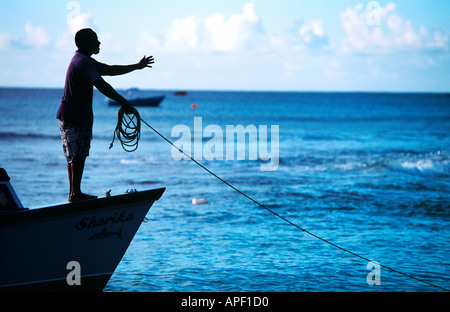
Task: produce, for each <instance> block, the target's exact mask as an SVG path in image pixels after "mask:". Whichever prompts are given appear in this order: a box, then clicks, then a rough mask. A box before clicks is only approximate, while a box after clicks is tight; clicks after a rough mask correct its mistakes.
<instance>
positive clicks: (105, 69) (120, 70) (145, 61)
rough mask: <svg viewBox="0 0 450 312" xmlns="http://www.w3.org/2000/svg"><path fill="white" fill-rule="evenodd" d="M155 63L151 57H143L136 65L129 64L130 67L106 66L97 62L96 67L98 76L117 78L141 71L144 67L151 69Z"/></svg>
mask: <svg viewBox="0 0 450 312" xmlns="http://www.w3.org/2000/svg"><path fill="white" fill-rule="evenodd" d="M154 62H155V61H154V59H153V56H148V57H146V56H145V55H144V57H143V58H142V59H141V60H140V61H139V63H137V64H131V65H106V64H102V63H99V62H97V63H96V67H97V70H98V72H99V73H100V75H102V76H117V75H124V74H128V73H129V72H132V71H134V70H137V69H143V68H146V67H149V68H151V67H152V66H151V64H153V63H154Z"/></svg>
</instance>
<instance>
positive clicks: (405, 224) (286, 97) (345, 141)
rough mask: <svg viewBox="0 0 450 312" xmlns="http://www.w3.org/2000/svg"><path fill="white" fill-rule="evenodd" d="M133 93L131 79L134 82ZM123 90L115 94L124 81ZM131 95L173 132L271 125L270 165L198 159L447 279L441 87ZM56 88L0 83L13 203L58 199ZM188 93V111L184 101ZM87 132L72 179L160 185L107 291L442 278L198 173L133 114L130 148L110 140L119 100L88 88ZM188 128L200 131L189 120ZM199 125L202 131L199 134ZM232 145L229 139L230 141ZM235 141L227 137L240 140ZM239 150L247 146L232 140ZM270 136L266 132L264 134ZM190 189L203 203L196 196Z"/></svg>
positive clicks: (446, 146)
mask: <svg viewBox="0 0 450 312" xmlns="http://www.w3.org/2000/svg"><path fill="white" fill-rule="evenodd" d="M136 92H137V91H134V93H136ZM123 94H124V95H127V92H126V91H124V92H123ZM140 95H141V96H144V95H149V96H151V95H166V98H165V100H164V101H163V102H162V104H161V107H159V108H140V109H139V111H140V114H141V116H142V118H143V119H144V120H146V121H147V122H148V123H150V124H151V125H152V126H153V127H154V128H156V129H157V130H158V131H159V132H161V134H163V135H165V136H166V137H167V138H169V139H171V140H172V141H176V140H178V138H179V137H172V136H171V131H172V129H173V127H174V126H176V125H186V126H188V127H190V128H191V129H193V127H194V117H202V124H203V128H204V127H206V126H208V125H217V126H219V127H221V128H222V129H224V130H225V128H226V125H238V124H241V125H243V126H248V125H255V126H256V127H258V126H259V125H267V126H268V128H269V129H270V126H272V125H279V157H280V161H279V166H278V168H277V170H275V171H262V170H261V164H263V163H264V162H263V161H262V160H261V159H260V158H258V159H257V160H249V159H248V157H246V159H244V160H205V159H203V160H201V161H200V162H201V163H202V164H203V165H205V166H206V167H208V168H209V169H210V170H211V171H213V172H214V173H216V174H217V175H219V176H220V177H222V178H223V179H225V180H227V181H228V182H230V183H231V184H233V185H234V186H236V187H237V188H239V189H240V190H242V191H243V192H245V193H247V194H248V195H249V196H252V197H253V198H255V199H256V200H258V201H259V202H260V203H262V204H264V205H265V206H267V207H268V208H270V209H271V210H273V211H274V212H276V213H277V214H279V215H281V216H283V217H285V218H287V219H289V220H290V221H291V222H293V223H295V224H297V225H298V226H301V227H303V228H305V229H307V230H308V231H310V232H312V233H314V234H315V235H318V236H320V237H321V238H323V239H326V240H329V241H331V242H332V243H335V244H338V245H339V246H341V247H343V248H346V249H348V250H350V251H352V252H354V253H357V254H359V255H362V256H364V257H366V258H369V259H371V260H374V261H377V262H379V263H380V264H382V265H386V266H388V267H390V268H394V269H396V270H398V271H401V272H404V273H406V274H408V275H411V276H414V277H416V278H418V279H423V280H426V281H428V282H430V283H433V284H436V285H439V286H441V287H444V288H447V289H448V288H450V257H449V256H450V244H449V242H450V230H449V226H448V225H449V221H450V140H449V134H450V96H449V95H439V94H390V93H388V94H377V93H282V92H279V93H275V92H274V93H272V92H206V91H204V92H201V91H192V92H189V93H188V95H187V96H174V95H173V93H172V92H169V91H145V90H144V91H140ZM61 96H62V90H58V89H8V88H0V111H1V127H0V150H1V153H0V165H1V167H4V168H6V170H7V171H8V173H9V175H10V177H11V178H12V183H13V186H14V187H15V190H16V192H17V193H18V195H19V197H20V198H21V200H22V203H23V204H24V206H26V207H29V208H31V209H34V208H39V207H42V206H46V205H50V204H55V203H61V202H65V201H66V200H67V195H68V194H67V192H68V182H67V176H66V175H67V171H66V163H65V159H64V155H63V152H62V147H61V142H60V133H59V128H58V123H57V120H56V118H55V114H56V110H57V108H58V105H59V101H60V98H61ZM192 103H196V104H197V105H198V108H197V109H192V108H191V104H192ZM94 115H95V122H94V140H93V141H92V149H91V155H90V157H89V158H88V160H87V162H86V168H85V175H84V179H83V185H82V189H83V190H84V191H85V192H87V193H93V194H96V195H99V196H104V193H103V190H109V189H111V190H112V194H121V193H123V192H124V191H126V190H127V189H131V188H133V189H137V190H145V189H151V188H158V187H166V188H167V190H166V192H165V194H164V195H163V197H162V198H161V199H160V200H159V201H158V202H156V203H155V205H154V206H153V208H152V209H151V210H150V212H149V213H148V215H147V218H148V222H147V223H143V224H142V226H141V228H140V230H139V231H138V233H137V234H136V236H135V238H134V240H133V242H132V244H131V245H130V247H129V249H128V251H127V253H126V254H125V256H124V258H123V260H122V262H121V263H120V265H119V266H118V268H117V270H116V272H115V273H114V275H113V276H112V278H111V280H110V282H109V283H108V285H107V286H106V288H105V291H107V292H111V291H139V292H141V291H151V292H162V291H204V292H208V291H275V292H278V291H283V292H291V291H295V292H297V291H357V292H359V291H370V292H371V291H439V290H440V289H439V288H436V287H433V286H431V285H428V284H425V283H422V282H420V281H417V280H414V279H411V278H408V277H405V276H402V275H400V274H398V273H395V272H391V271H389V270H388V269H385V268H383V267H382V268H381V271H380V281H381V285H368V283H367V275H368V274H369V273H370V272H371V270H369V269H367V264H368V263H367V261H364V260H362V259H359V258H357V257H355V256H352V255H350V254H348V253H345V252H343V251H341V250H339V249H336V248H334V247H332V246H330V245H328V244H326V243H324V242H322V241H320V240H319V239H317V238H314V237H312V236H310V235H308V234H306V233H304V232H302V231H300V230H298V229H296V228H294V227H293V226H292V225H289V224H287V223H286V222H284V221H282V220H280V219H279V218H277V217H275V216H274V215H272V214H270V213H269V212H268V211H266V210H264V209H262V208H260V207H259V206H257V205H255V204H254V203H252V202H250V201H249V200H248V199H246V198H244V197H243V196H241V195H240V194H238V193H237V192H235V191H234V190H232V189H230V188H228V187H227V186H226V185H224V184H223V183H221V182H220V181H218V180H217V179H215V178H214V177H212V176H211V175H209V174H208V173H206V172H205V171H204V170H203V169H201V168H199V167H198V166H197V165H195V164H194V163H192V162H191V161H188V160H174V159H173V158H172V155H171V146H170V145H169V144H168V143H167V142H165V141H163V140H162V139H161V138H160V137H158V136H157V135H156V134H155V133H153V132H152V131H151V130H149V129H148V128H147V127H146V126H145V125H143V129H142V135H141V141H140V143H139V148H138V150H137V151H135V152H133V153H126V152H124V151H123V150H122V148H121V147H120V144H119V143H118V142H117V140H116V142H115V145H114V147H113V148H112V149H111V150H109V149H108V148H109V144H110V142H111V140H112V135H113V130H114V127H115V124H116V121H117V108H111V107H108V106H107V105H106V104H105V102H104V97H103V96H102V95H101V94H99V93H96V94H95V99H94ZM192 135H193V136H198V133H192ZM208 140H209V138H205V137H203V140H202V141H203V143H204V144H206V143H207V142H208ZM236 146H237V145H236ZM237 147H238V146H237ZM244 148H246V146H244ZM269 149H270V143H269ZM193 198H197V199H198V198H203V199H206V200H207V202H208V203H207V204H204V205H193V204H192V202H191V200H192V199H193Z"/></svg>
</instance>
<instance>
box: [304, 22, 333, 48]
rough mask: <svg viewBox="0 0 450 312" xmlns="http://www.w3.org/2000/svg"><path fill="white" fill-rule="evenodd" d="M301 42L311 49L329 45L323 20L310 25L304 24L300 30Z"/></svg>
mask: <svg viewBox="0 0 450 312" xmlns="http://www.w3.org/2000/svg"><path fill="white" fill-rule="evenodd" d="M298 34H299V35H300V38H301V41H302V42H303V43H304V44H306V45H307V46H309V47H322V46H326V45H327V44H328V37H327V36H326V35H325V30H324V28H323V21H322V20H320V19H319V20H314V21H312V22H310V23H309V24H303V25H301V26H300V28H299V30H298Z"/></svg>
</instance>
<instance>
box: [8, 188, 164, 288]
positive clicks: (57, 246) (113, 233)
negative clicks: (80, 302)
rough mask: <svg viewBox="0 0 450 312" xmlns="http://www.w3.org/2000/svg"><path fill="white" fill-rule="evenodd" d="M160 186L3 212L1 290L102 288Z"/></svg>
mask: <svg viewBox="0 0 450 312" xmlns="http://www.w3.org/2000/svg"><path fill="white" fill-rule="evenodd" d="M164 190H165V189H156V190H150V191H143V192H136V193H131V194H124V195H118V196H112V197H105V198H100V199H94V200H88V201H83V202H78V203H72V204H65V205H59V206H52V207H47V208H40V209H33V210H23V211H18V212H13V213H7V214H2V215H1V217H0V251H1V253H0V257H1V258H0V290H43V291H44V290H58V291H64V290H69V291H73V290H81V291H99V290H102V289H103V288H104V287H105V285H106V284H107V282H108V280H109V278H110V277H111V275H112V274H113V272H114V270H115V269H116V267H117V265H118V264H119V262H120V261H121V259H122V257H123V255H124V254H125V252H126V250H127V248H128V246H129V244H130V243H131V241H132V239H133V237H134V235H135V234H136V232H137V230H138V229H139V226H140V225H141V223H142V221H143V220H144V218H145V215H146V214H147V212H148V210H149V209H150V207H151V206H152V204H153V202H154V201H155V200H158V199H159V198H160V197H161V195H162V194H163V192H164ZM72 261H76V263H78V264H79V271H74V269H75V267H72V266H69V267H68V264H69V262H72ZM77 273H79V276H78V280H77ZM72 279H73V280H72ZM74 281H75V282H78V284H79V285H77V284H74ZM70 284H73V285H70Z"/></svg>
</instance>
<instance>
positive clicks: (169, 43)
mask: <svg viewBox="0 0 450 312" xmlns="http://www.w3.org/2000/svg"><path fill="white" fill-rule="evenodd" d="M262 36H264V31H263V29H262V26H261V22H260V19H259V17H258V16H257V15H256V13H255V6H254V4H253V3H248V4H246V5H245V6H244V7H243V9H242V12H241V13H239V14H233V15H231V16H226V15H224V14H219V13H218V14H213V15H210V16H207V17H197V16H188V17H184V18H179V19H175V20H173V21H172V24H171V26H170V28H169V30H168V31H167V33H166V35H165V36H161V37H158V36H155V35H151V34H149V33H148V32H147V31H143V32H142V33H141V37H140V39H139V44H138V49H139V50H142V47H143V46H145V45H148V46H151V47H158V48H161V49H163V50H164V51H165V52H169V53H183V52H186V51H195V52H233V51H238V50H243V49H252V48H255V47H256V46H257V45H259V44H260V43H261V37H262Z"/></svg>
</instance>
